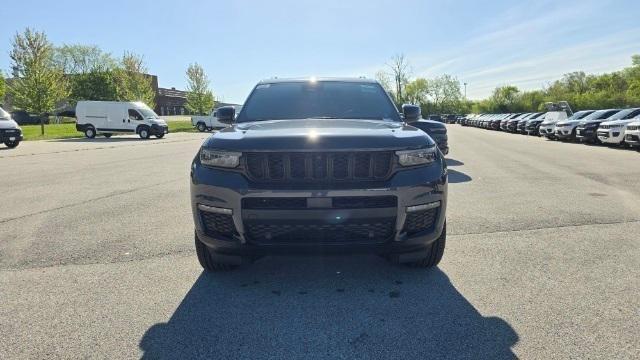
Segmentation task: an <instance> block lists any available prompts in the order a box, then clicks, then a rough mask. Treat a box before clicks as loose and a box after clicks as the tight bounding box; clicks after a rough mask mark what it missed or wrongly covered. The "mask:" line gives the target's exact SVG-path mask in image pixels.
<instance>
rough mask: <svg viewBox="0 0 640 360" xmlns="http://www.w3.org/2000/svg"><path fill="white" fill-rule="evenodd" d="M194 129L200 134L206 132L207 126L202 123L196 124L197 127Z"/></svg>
mask: <svg viewBox="0 0 640 360" xmlns="http://www.w3.org/2000/svg"><path fill="white" fill-rule="evenodd" d="M196 128H197V129H198V131H200V132H205V131H207V126H206V125H205V124H204V123H198V125H196Z"/></svg>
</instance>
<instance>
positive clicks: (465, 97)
mask: <svg viewBox="0 0 640 360" xmlns="http://www.w3.org/2000/svg"><path fill="white" fill-rule="evenodd" d="M464 99H465V100H467V83H464Z"/></svg>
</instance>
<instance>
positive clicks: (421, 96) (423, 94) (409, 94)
mask: <svg viewBox="0 0 640 360" xmlns="http://www.w3.org/2000/svg"><path fill="white" fill-rule="evenodd" d="M404 93H405V98H406V100H407V101H408V102H409V103H411V104H415V105H420V106H422V105H426V104H427V102H428V101H429V81H428V80H427V79H424V78H417V79H415V80H413V81H410V82H409V83H407V85H406V86H405V89H404Z"/></svg>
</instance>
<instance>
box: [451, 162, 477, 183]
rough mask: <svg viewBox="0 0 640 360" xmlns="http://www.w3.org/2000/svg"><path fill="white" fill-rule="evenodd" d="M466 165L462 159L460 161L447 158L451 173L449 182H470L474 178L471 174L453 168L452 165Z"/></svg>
mask: <svg viewBox="0 0 640 360" xmlns="http://www.w3.org/2000/svg"><path fill="white" fill-rule="evenodd" d="M461 165H464V163H463V162H462V161H458V160H455V159H450V158H447V167H448V173H449V184H457V183H463V182H469V181H471V180H473V179H472V178H471V176H469V175H467V174H465V173H463V172H461V171H458V170H453V169H452V168H451V167H453V166H461Z"/></svg>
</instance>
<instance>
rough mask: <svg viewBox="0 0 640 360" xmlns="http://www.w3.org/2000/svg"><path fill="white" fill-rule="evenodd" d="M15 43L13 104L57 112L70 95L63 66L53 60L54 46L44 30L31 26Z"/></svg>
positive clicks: (39, 111)
mask: <svg viewBox="0 0 640 360" xmlns="http://www.w3.org/2000/svg"><path fill="white" fill-rule="evenodd" d="M11 45H12V49H11V52H10V54H9V55H10V58H11V65H12V69H13V77H14V80H13V81H12V82H11V85H10V87H9V91H10V92H11V95H12V97H13V105H14V106H15V107H17V108H20V109H24V110H26V111H28V112H31V113H36V114H40V115H44V114H45V113H48V112H51V111H53V110H54V109H55V108H56V105H57V104H58V103H59V102H61V101H62V100H63V99H65V98H66V97H67V95H68V91H67V83H66V81H65V78H64V74H63V72H62V69H60V68H59V67H57V66H56V64H55V62H54V61H53V45H52V44H51V43H50V42H49V40H47V36H46V35H45V34H44V33H43V32H39V31H32V30H31V29H29V28H27V29H26V30H25V31H24V33H22V34H18V33H17V34H16V35H15V36H14V38H13V41H12V44H11ZM41 131H42V134H44V123H43V122H42V130H41Z"/></svg>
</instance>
